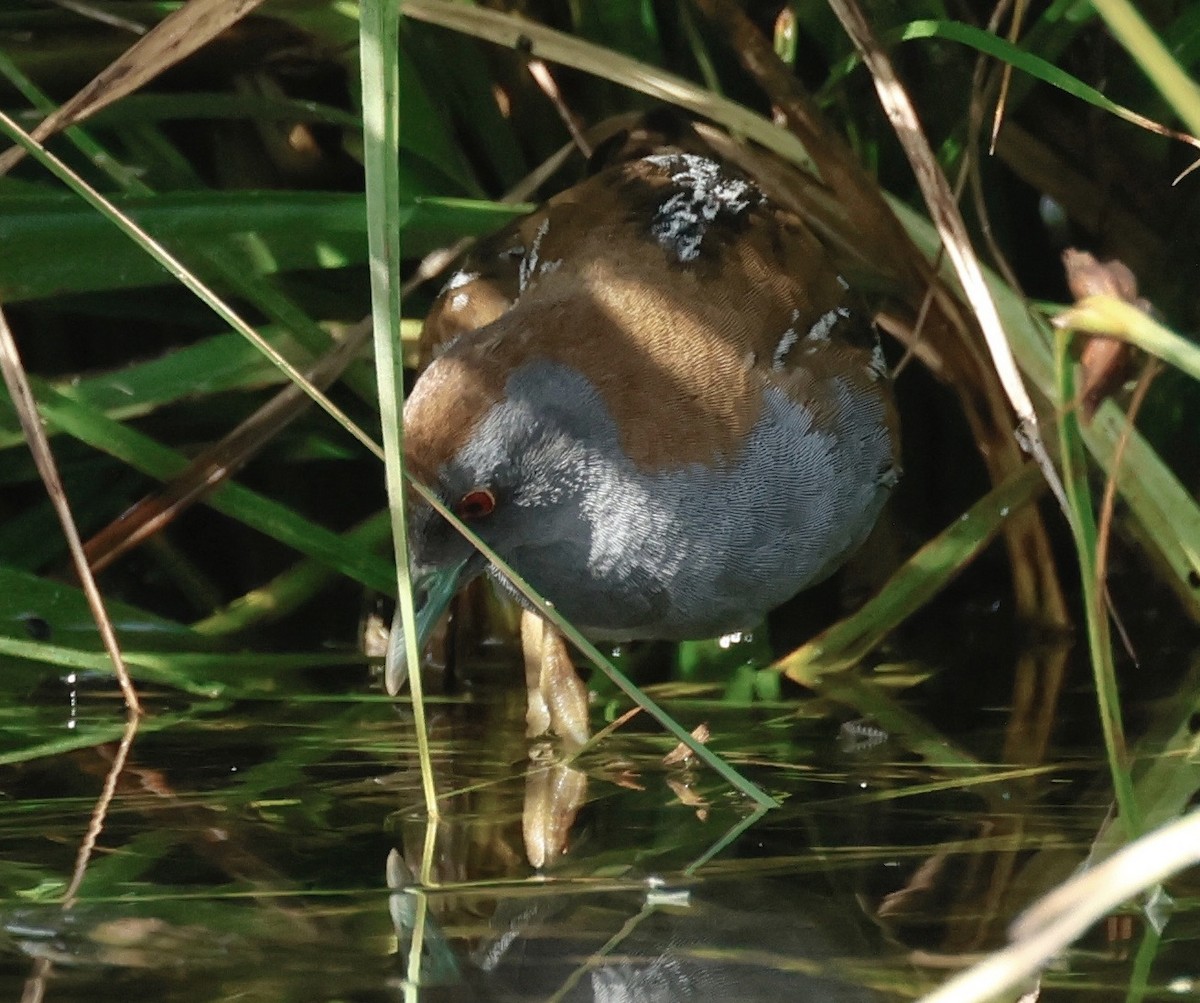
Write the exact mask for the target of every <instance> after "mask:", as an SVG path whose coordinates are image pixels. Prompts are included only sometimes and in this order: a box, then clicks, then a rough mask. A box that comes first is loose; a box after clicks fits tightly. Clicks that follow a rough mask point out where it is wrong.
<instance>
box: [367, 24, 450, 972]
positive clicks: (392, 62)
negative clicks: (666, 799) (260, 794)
mask: <svg viewBox="0 0 1200 1003" xmlns="http://www.w3.org/2000/svg"><path fill="white" fill-rule="evenodd" d="M360 17H361V24H360V29H361V30H360V34H359V43H358V44H359V59H360V60H361V71H362V106H363V155H364V165H365V167H366V197H367V238H368V243H369V245H370V252H371V314H372V318H373V320H374V325H375V330H374V333H375V379H376V382H377V384H378V387H379V420H380V422H381V424H382V427H383V460H384V464H385V478H386V481H387V493H388V508H389V511H390V513H391V523H392V551H393V554H394V556H395V559H396V578H397V585H398V588H399V600H398V602H399V605H398V610H399V616H400V619H402V620H403V631H404V644H405V647H406V650H407V658H408V664H409V665H411V666H413V672H412V673H411V674H410V683H409V685H410V689H411V692H412V706H413V726H414V728H415V730H416V735H417V748H418V753H419V756H420V760H421V788H422V791H423V792H424V795H425V810H426V812H427V813H428V816H429V818H430V819H435V818H437V817H438V805H437V790H436V788H435V786H434V780H433V761H432V759H431V757H430V752H429V731H428V726H427V724H426V722H425V704H424V701H423V697H424V693H423V690H422V685H421V672H420V668H419V666H420V664H421V653H420V651H419V650H418V642H417V618H416V605H415V603H414V601H413V589H412V576H411V573H410V566H409V560H408V520H407V507H406V495H407V492H406V490H405V483H404V358H403V351H402V348H401V344H402V343H401V334H400V322H401V313H400V227H401V224H400V214H401V206H400V191H399V178H398V175H397V165H398V163H399V156H400V66H399V60H400V13H399V11H398V9H397V6H396V4H395V3H389V2H387V0H367V2H366V3H364V4H363V5H362V8H361V14H360ZM393 629H394V628H393ZM398 640H399V639H398V638H392V643H393V644H395V643H397V642H398ZM418 955H419V951H418ZM409 978H410V979H411V980H412V981H414V982H415V981H417V979H418V978H419V966H418V968H417V971H415V972H413V971H410V973H409Z"/></svg>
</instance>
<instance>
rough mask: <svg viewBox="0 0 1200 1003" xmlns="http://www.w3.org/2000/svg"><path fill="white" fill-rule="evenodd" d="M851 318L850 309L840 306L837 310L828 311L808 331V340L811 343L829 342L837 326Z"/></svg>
mask: <svg viewBox="0 0 1200 1003" xmlns="http://www.w3.org/2000/svg"><path fill="white" fill-rule="evenodd" d="M849 316H850V309H849V308H848V307H844V306H840V307H838V308H837V309H836V310H826V311H825V312H824V313H823V314H821V316H820V317H818V318H817V320H816V322H815V323H814V324H813V326H812V327H810V328H809V329H808V334H807V336H806V337H807V338H808V340H809V341H828V340H829V335H830V333H831V332H832V331H833V329H834V327H835V326H836V325H837V322H838V321H839V320H844V319H846V318H847V317H849Z"/></svg>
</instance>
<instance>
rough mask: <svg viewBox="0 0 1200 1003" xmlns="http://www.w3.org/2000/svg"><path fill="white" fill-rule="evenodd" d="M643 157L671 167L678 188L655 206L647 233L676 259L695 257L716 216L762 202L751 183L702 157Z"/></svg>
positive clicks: (736, 213)
mask: <svg viewBox="0 0 1200 1003" xmlns="http://www.w3.org/2000/svg"><path fill="white" fill-rule="evenodd" d="M645 159H646V160H647V161H648V162H649V163H651V164H654V165H655V166H657V167H663V168H666V169H667V170H672V171H674V173H673V174H672V175H671V181H672V183H673V184H675V185H676V186H677V187H678V191H676V192H675V194H674V195H672V196H671V197H670V198H668V199H667V200H666V201H664V202H663V203H662V204H661V205H660V206H659V207H658V211H657V212H655V214H654V220H653V222H652V223H651V224H650V233H651V234H652V235H653V236H654V238H655V240H657V241H658V242H659V244H661V245H662V246H663V247H665V248H666V249H667V250H668V251H673V252H674V253H675V256H676V257H677V258H678V259H679V260H680V261H694V260H695V258H696V257H697V255H699V253H700V244H701V242H702V241H703V240H704V235H705V233H706V232H707V231H708V227H709V226H710V225H711V224H712V223H714V222H715V221H716V220H717V218H718V217H719V216H721V215H726V216H739V215H741V214H742V213H744V212H746V211H747V210H748V209H750V208H751V207H752V206H756V205H759V204H761V203H762V202H763V194H762V192H760V191H759V190H758V189H757V188H756V187H755V186H754V185H753V184H751V183H750V182H749V181H743V180H742V179H741V178H735V177H731V176H729V175H728V174H726V173H724V171H723V170H722V169H721V167H720V165H719V164H717V163H715V162H714V161H712V160H709V159H707V158H706V157H698V156H696V155H695V154H692V153H668V154H657V155H655V156H651V157H646V158H645Z"/></svg>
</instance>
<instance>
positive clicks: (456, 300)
mask: <svg viewBox="0 0 1200 1003" xmlns="http://www.w3.org/2000/svg"><path fill="white" fill-rule="evenodd" d="M469 299H470V297H469V296H468V295H467V294H466V293H455V294H454V295H453V296H451V297H450V309H451V310H461V309H463V308H464V307H465V306H466V305H467V301H468V300H469Z"/></svg>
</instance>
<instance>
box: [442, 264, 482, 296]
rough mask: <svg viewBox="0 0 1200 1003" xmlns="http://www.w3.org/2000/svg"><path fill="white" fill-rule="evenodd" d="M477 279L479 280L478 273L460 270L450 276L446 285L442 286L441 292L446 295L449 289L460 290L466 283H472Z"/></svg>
mask: <svg viewBox="0 0 1200 1003" xmlns="http://www.w3.org/2000/svg"><path fill="white" fill-rule="evenodd" d="M477 278H479V273H478V272H467V271H463V270H461V269H460V270H459V271H457V272H455V273H454V274H453V275H451V276H450V278H449V279H448V280H447V281H446V284H445V285H444V286H442V292H444V293H448V292H450V290H451V289H460V288H462V287H463V286H465V285H466V284H467V283H468V282H474V281H475V280H476V279H477Z"/></svg>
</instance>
